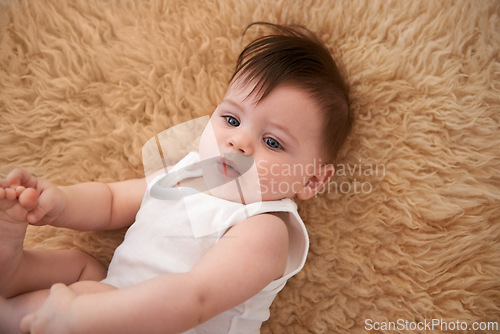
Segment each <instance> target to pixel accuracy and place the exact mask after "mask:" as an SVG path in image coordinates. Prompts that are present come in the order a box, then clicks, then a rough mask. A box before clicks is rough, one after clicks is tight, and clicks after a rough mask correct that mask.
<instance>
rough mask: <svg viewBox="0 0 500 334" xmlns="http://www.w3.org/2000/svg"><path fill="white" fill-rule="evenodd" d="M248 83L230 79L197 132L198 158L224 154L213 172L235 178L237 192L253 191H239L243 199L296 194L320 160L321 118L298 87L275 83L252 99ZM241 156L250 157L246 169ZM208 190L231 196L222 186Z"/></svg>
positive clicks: (312, 102) (276, 197) (271, 197)
mask: <svg viewBox="0 0 500 334" xmlns="http://www.w3.org/2000/svg"><path fill="white" fill-rule="evenodd" d="M252 88H253V86H249V85H247V86H244V85H241V84H239V83H238V82H235V83H233V84H231V86H230V87H229V89H228V91H227V93H226V96H225V97H224V99H223V101H222V102H221V103H220V105H219V106H218V107H217V109H216V110H215V111H214V113H213V115H212V117H211V119H210V122H209V124H208V125H207V128H206V129H205V132H204V135H203V136H202V140H201V142H200V158H201V159H202V160H203V159H208V158H211V157H215V156H223V157H226V160H222V161H221V162H220V163H219V165H218V170H219V174H223V176H225V177H226V178H228V177H229V178H231V177H232V178H236V177H237V178H238V180H239V183H240V184H239V185H238V187H239V188H240V189H239V190H240V193H241V189H243V193H246V194H248V193H250V192H253V193H257V195H256V196H253V195H251V196H245V202H247V203H248V202H254V201H257V200H259V199H261V200H263V201H270V200H279V199H283V198H292V197H294V196H295V195H296V194H297V193H299V197H301V196H300V194H301V191H302V190H303V189H304V186H306V185H307V184H308V182H309V181H310V180H311V178H312V177H314V175H315V173H317V172H318V168H319V166H320V165H321V164H322V161H321V158H320V157H321V147H322V144H323V143H322V140H321V131H322V121H323V117H322V116H321V115H320V112H319V110H318V107H317V106H316V103H315V101H314V100H313V99H312V98H310V97H309V95H308V94H307V93H305V92H304V91H302V90H301V89H299V88H296V87H293V86H286V85H282V86H278V87H276V88H275V89H274V90H273V91H272V92H271V93H270V94H269V95H268V96H267V97H266V98H264V99H263V100H262V101H261V102H260V103H258V104H257V103H256V97H255V95H254V94H253V95H250V96H248V94H249V93H250V91H251V90H252ZM247 96H248V98H247ZM208 134H210V135H208ZM209 137H211V138H212V139H211V138H209ZM235 153H239V154H240V156H241V157H242V158H241V159H240V158H238V154H235ZM245 158H248V159H250V163H251V162H252V161H251V160H253V163H254V164H253V166H252V168H250V170H248V166H249V164H248V161H247V160H245ZM247 170H248V171H247ZM205 181H207V180H205ZM233 183H234V182H233ZM233 188H234V187H233ZM212 192H213V193H214V195H216V196H218V197H223V198H226V199H229V200H234V198H233V197H234V194H233V195H228V194H227V189H223V188H221V189H220V190H219V191H217V190H215V191H212ZM259 197H260V198H259ZM305 197H307V196H305Z"/></svg>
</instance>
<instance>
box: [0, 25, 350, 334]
mask: <svg viewBox="0 0 500 334" xmlns="http://www.w3.org/2000/svg"><path fill="white" fill-rule="evenodd" d="M264 25H266V26H270V27H271V28H273V29H274V31H275V33H273V34H271V35H266V36H264V37H261V38H258V39H256V40H255V41H253V42H252V43H250V44H249V45H248V46H247V47H246V48H245V49H244V50H243V52H242V53H241V55H240V56H239V58H238V61H237V66H236V70H235V73H234V74H233V76H232V78H231V80H230V84H229V88H228V90H227V93H226V95H225V96H224V98H223V101H222V102H221V103H220V105H219V106H218V107H217V109H216V110H215V111H214V113H213V114H212V116H211V117H210V120H209V122H208V124H207V125H206V127H205V130H204V131H203V134H202V136H201V139H200V145H199V150H198V152H192V153H190V154H188V155H187V156H185V157H184V158H183V159H182V160H181V161H180V162H179V163H178V164H177V165H176V166H174V167H173V168H172V169H169V170H167V171H164V172H163V173H160V174H159V175H158V176H156V177H154V178H153V179H150V180H148V181H149V183H148V182H146V179H136V180H128V181H122V182H116V183H110V184H102V183H83V184H77V185H72V186H67V187H58V186H55V185H53V184H51V183H49V182H47V181H45V180H41V179H37V178H35V177H34V176H32V175H30V174H29V173H28V172H26V171H24V170H21V169H15V170H13V171H12V172H10V173H9V174H8V175H7V177H6V178H5V179H3V180H0V295H1V296H2V298H1V299H0V332H1V333H18V332H19V333H26V332H32V333H50V334H58V333H162V334H164V333H180V332H187V333H210V334H212V333H258V332H259V329H260V326H261V324H262V322H263V321H265V320H267V319H268V317H269V306H270V305H271V303H272V301H273V299H274V297H275V296H276V294H277V293H278V292H279V291H280V290H281V289H282V288H283V287H284V285H285V283H286V281H287V280H288V279H289V278H290V277H292V276H293V275H295V274H296V273H297V272H299V271H300V270H301V268H302V267H303V265H304V262H305V258H306V255H307V251H308V237H307V232H306V229H305V227H304V224H303V222H302V220H301V219H300V217H299V215H298V213H297V206H296V205H295V203H294V202H293V201H292V199H293V198H295V197H297V198H299V199H302V200H305V199H309V198H311V197H313V196H315V195H316V194H317V193H318V191H319V190H321V188H322V187H323V185H325V184H326V183H328V181H329V180H330V178H331V177H332V176H333V174H334V168H333V163H334V162H335V159H336V156H337V153H338V151H339V149H340V147H341V146H342V144H343V143H344V141H345V139H346V137H347V136H348V134H349V132H350V129H351V126H352V116H351V113H350V109H349V98H348V89H347V85H346V83H345V81H344V80H343V79H342V77H341V75H340V71H339V69H338V68H337V66H336V64H335V62H334V60H333V59H332V57H331V55H330V53H329V52H328V50H327V49H326V48H325V47H324V46H323V45H322V44H321V43H320V42H319V40H317V39H316V38H315V37H314V35H313V34H311V33H310V32H309V31H307V30H306V29H303V28H291V27H282V26H277V25H271V24H264ZM247 29H248V28H247ZM166 153H167V152H163V154H166ZM29 224H31V225H38V226H40V225H52V226H59V227H66V228H71V229H76V230H111V229H117V228H122V227H125V226H127V227H128V226H130V228H129V229H128V231H127V234H126V236H125V240H124V241H123V243H122V245H120V246H119V247H118V248H117V250H116V252H115V254H114V256H113V259H112V262H111V264H110V267H109V269H108V270H106V268H104V267H103V266H102V265H101V264H100V263H99V262H98V261H96V260H95V259H93V258H92V257H91V256H88V255H86V254H84V253H81V252H79V251H73V250H67V251H55V250H25V249H23V246H22V245H23V239H24V236H25V232H26V228H27V226H28V225H29ZM49 288H50V290H48V289H49Z"/></svg>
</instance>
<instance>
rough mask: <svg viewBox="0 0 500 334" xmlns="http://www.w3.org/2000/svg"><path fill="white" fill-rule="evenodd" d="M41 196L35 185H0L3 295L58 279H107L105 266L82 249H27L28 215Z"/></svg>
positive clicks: (0, 279) (0, 293)
mask: <svg viewBox="0 0 500 334" xmlns="http://www.w3.org/2000/svg"><path fill="white" fill-rule="evenodd" d="M2 191H3V194H2ZM16 197H17V198H16ZM37 200H38V195H37V194H36V191H35V190H34V189H29V188H28V189H23V188H22V187H19V188H18V189H17V190H13V189H7V190H5V189H3V188H0V296H3V297H6V298H10V297H13V296H16V295H19V294H23V293H26V292H30V291H35V290H40V289H47V288H50V286H51V285H52V284H54V283H65V284H71V283H74V282H76V281H80V280H101V279H103V278H104V277H105V275H106V269H105V267H104V266H103V265H102V264H100V263H99V262H98V261H97V260H95V259H94V258H92V257H91V256H89V255H87V254H84V253H82V252H80V251H76V250H65V251H54V250H42V249H40V250H24V249H23V241H24V236H25V233H26V228H27V226H28V223H27V221H26V215H27V214H28V212H29V210H30V209H31V208H33V207H34V206H35V205H36V202H37Z"/></svg>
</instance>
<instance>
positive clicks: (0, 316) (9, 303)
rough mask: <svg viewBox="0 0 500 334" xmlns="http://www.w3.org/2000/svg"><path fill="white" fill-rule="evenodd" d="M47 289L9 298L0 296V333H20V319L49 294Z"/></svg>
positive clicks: (34, 308) (35, 307) (41, 302)
mask: <svg viewBox="0 0 500 334" xmlns="http://www.w3.org/2000/svg"><path fill="white" fill-rule="evenodd" d="M49 291H50V290H48V289H45V290H39V291H34V292H29V293H26V294H23V295H20V296H17V297H14V298H10V299H5V298H3V297H0V333H9V334H18V333H19V334H21V330H20V329H19V324H20V323H21V320H22V319H23V318H24V316H26V315H28V314H29V313H32V312H35V311H36V310H38V309H39V308H40V306H41V305H42V304H43V302H44V301H45V300H46V299H47V297H48V296H49Z"/></svg>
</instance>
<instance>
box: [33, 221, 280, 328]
mask: <svg viewBox="0 0 500 334" xmlns="http://www.w3.org/2000/svg"><path fill="white" fill-rule="evenodd" d="M287 253H288V232H287V227H286V225H285V223H284V222H283V221H282V220H281V219H280V218H278V216H275V215H273V214H262V215H258V216H254V217H251V218H249V219H247V220H246V221H244V222H241V223H240V224H238V225H236V226H234V227H233V228H231V229H230V230H229V231H228V232H227V233H226V234H225V236H224V237H223V238H222V239H221V241H220V242H219V243H218V244H217V246H215V247H214V248H213V249H212V250H211V251H210V252H209V253H207V254H206V255H205V256H204V257H203V258H202V259H201V260H200V262H199V263H197V264H196V265H195V267H194V268H193V269H192V270H191V271H190V272H188V273H183V274H170V275H162V276H159V277H156V278H153V279H151V280H148V281H145V282H143V283H140V284H138V285H135V286H132V287H129V288H125V289H119V290H113V291H108V292H103V293H97V294H84V295H79V296H76V295H71V294H68V292H67V291H66V292H64V291H61V290H59V291H54V293H57V296H56V297H59V298H60V299H61V302H64V303H66V304H67V305H66V307H64V308H59V307H58V306H57V304H58V303H59V302H58V301H57V300H54V299H57V298H53V299H52V300H51V299H50V298H49V299H48V301H47V303H46V304H45V305H44V306H43V307H42V309H41V310H40V312H39V313H35V314H34V315H31V316H29V317H28V318H27V320H26V321H24V322H23V326H24V330H28V329H30V328H31V330H35V331H36V330H40V331H39V333H49V332H50V333H52V334H57V333H58V332H57V331H54V329H57V328H59V327H57V326H58V325H59V326H68V327H65V328H63V329H62V330H61V332H60V333H65V332H72V333H96V334H97V333H142V332H144V333H162V334H164V333H178V332H183V331H186V330H188V329H189V328H192V327H195V326H197V325H199V324H201V323H203V322H205V321H206V320H208V319H210V318H212V317H214V316H215V315H217V314H219V313H221V312H224V311H226V310H228V309H230V308H232V307H234V306H236V305H239V304H241V303H243V302H244V301H246V300H248V299H249V298H251V297H252V296H254V295H255V294H257V293H258V292H259V291H261V290H262V289H263V288H264V287H265V286H266V285H267V284H269V283H270V282H271V281H273V280H274V279H277V278H279V277H281V276H282V275H283V272H284V269H285V266H286V261H287ZM95 284H102V283H95ZM56 290H58V289H56ZM63 319H65V320H63ZM37 326H40V327H37ZM50 330H52V331H50ZM37 333H38V331H37Z"/></svg>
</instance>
